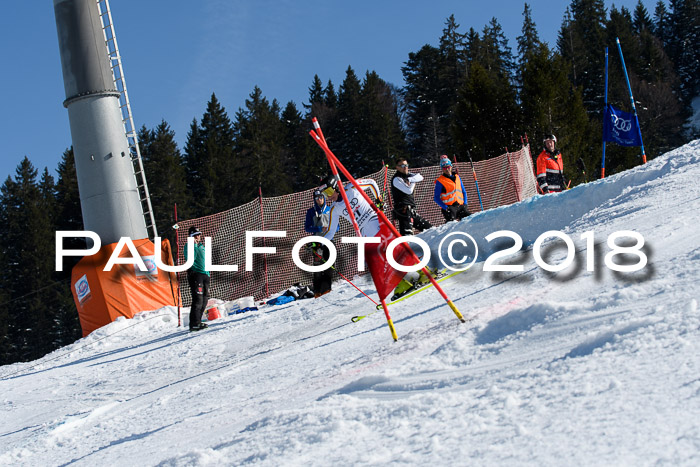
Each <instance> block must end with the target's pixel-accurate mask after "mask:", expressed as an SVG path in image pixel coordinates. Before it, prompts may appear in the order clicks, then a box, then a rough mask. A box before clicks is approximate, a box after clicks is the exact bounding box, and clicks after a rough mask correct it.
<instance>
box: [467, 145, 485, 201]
mask: <svg viewBox="0 0 700 467" xmlns="http://www.w3.org/2000/svg"><path fill="white" fill-rule="evenodd" d="M467 155H468V156H469V162H470V163H471V164H472V175H474V184H475V185H476V194H477V195H479V206H481V210H482V211H483V210H484V203H482V202H481V191H479V180H477V179H476V170H475V169H474V161H473V160H472V154H471V152H469V149H467Z"/></svg>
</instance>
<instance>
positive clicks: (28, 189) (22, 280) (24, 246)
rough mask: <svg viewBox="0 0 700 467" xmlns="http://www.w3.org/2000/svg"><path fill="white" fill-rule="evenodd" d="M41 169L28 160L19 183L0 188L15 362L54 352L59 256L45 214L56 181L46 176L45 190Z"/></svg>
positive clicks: (21, 168) (19, 173)
mask: <svg viewBox="0 0 700 467" xmlns="http://www.w3.org/2000/svg"><path fill="white" fill-rule="evenodd" d="M36 177H37V170H36V169H35V168H34V167H33V166H32V164H31V162H29V159H27V158H26V157H25V158H24V159H23V160H22V162H21V163H20V164H19V166H18V167H17V171H16V176H15V180H11V179H10V178H9V177H8V180H7V181H6V182H5V184H4V185H3V186H2V187H1V188H0V205H1V206H2V210H1V211H0V222H2V224H3V230H4V231H3V232H2V233H3V234H4V235H3V237H2V238H1V239H0V245H1V246H2V250H3V252H4V254H5V255H4V259H5V261H6V263H5V264H4V265H3V266H4V269H3V270H4V277H3V287H2V288H3V289H5V290H7V291H10V293H11V296H10V299H11V300H12V301H10V302H9V303H5V305H4V306H5V307H7V312H6V313H7V314H8V317H9V322H8V334H9V336H10V345H11V358H12V359H13V360H14V361H28V360H32V359H35V358H38V357H40V356H42V355H44V354H46V353H47V352H49V351H51V350H53V346H52V341H51V338H50V336H51V332H52V328H53V326H52V322H51V316H50V313H49V307H53V306H56V303H55V292H54V291H53V290H52V288H53V287H54V286H55V284H54V281H53V277H52V276H53V258H54V255H55V251H54V248H55V244H54V230H53V227H54V226H53V224H52V222H51V219H50V217H49V216H47V212H46V211H45V209H47V208H48V209H50V208H51V207H52V206H53V203H55V197H54V193H53V190H54V187H53V179H52V177H50V176H48V172H47V171H45V177H43V178H42V181H41V185H39V184H38V183H37V180H36Z"/></svg>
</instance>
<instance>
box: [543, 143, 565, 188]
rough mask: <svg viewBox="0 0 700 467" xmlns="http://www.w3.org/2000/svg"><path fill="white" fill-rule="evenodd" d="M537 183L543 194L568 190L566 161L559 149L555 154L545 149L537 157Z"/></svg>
mask: <svg viewBox="0 0 700 467" xmlns="http://www.w3.org/2000/svg"><path fill="white" fill-rule="evenodd" d="M537 183H539V185H540V189H541V190H542V193H549V192H556V191H562V190H564V188H566V182H565V180H564V160H563V159H562V156H561V153H560V152H559V150H558V149H557V150H555V151H554V153H549V152H547V150H546V149H545V150H544V151H542V152H541V153H540V155H539V156H537Z"/></svg>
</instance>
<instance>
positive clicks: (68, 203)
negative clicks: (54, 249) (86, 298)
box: [52, 148, 86, 347]
mask: <svg viewBox="0 0 700 467" xmlns="http://www.w3.org/2000/svg"><path fill="white" fill-rule="evenodd" d="M56 206H57V207H56V212H57V216H56V220H55V223H54V224H55V230H83V215H82V212H81V208H80V195H79V193H78V177H77V174H76V172H75V158H74V156H73V149H72V148H71V149H67V150H65V151H64V152H63V156H62V159H61V162H59V164H58V182H57V183H56ZM63 246H64V248H66V249H79V250H83V249H85V248H86V245H85V239H84V238H66V239H64V240H63ZM79 259H80V258H79V257H74V256H69V257H67V258H64V260H63V271H62V272H56V280H57V281H58V282H60V283H62V284H63V285H62V286H58V290H59V292H60V296H59V298H58V299H57V300H58V303H59V304H58V305H57V307H56V312H55V314H54V331H53V333H52V339H53V342H54V345H55V347H62V346H65V345H68V344H70V343H72V342H74V341H76V340H77V339H79V338H80V337H81V336H82V332H81V328H80V322H79V319H78V310H77V309H76V305H75V302H74V301H73V295H72V293H71V290H70V279H71V270H72V269H73V267H74V266H75V264H77V262H78V261H79Z"/></svg>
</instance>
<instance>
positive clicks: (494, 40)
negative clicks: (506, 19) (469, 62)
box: [477, 18, 515, 82]
mask: <svg viewBox="0 0 700 467" xmlns="http://www.w3.org/2000/svg"><path fill="white" fill-rule="evenodd" d="M477 60H478V61H479V63H480V64H481V65H482V66H483V67H484V68H486V70H487V71H489V72H490V73H491V75H492V76H494V77H498V78H504V79H506V80H508V81H509V82H512V81H513V78H514V71H515V59H514V57H513V52H512V50H511V48H510V46H509V45H508V39H507V38H506V35H505V34H504V33H503V28H502V27H501V25H500V23H499V22H498V20H497V19H496V18H491V21H489V24H488V25H486V26H485V27H484V30H483V32H482V35H481V46H480V47H479V53H478V55H477Z"/></svg>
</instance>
